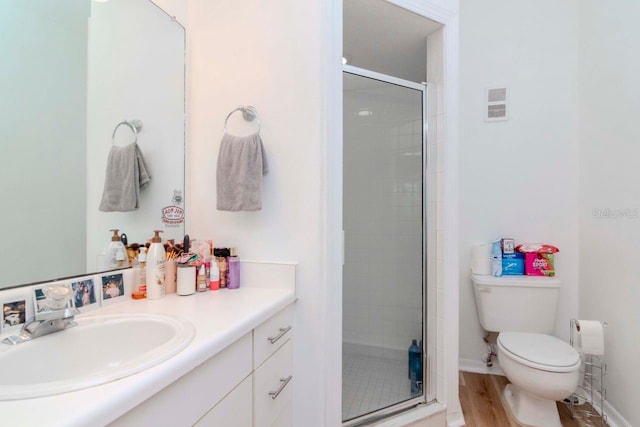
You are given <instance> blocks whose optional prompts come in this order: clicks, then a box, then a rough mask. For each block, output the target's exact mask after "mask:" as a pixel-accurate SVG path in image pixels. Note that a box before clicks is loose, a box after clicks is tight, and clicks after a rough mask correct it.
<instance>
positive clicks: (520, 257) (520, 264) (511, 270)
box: [502, 252, 524, 276]
mask: <svg viewBox="0 0 640 427" xmlns="http://www.w3.org/2000/svg"><path fill="white" fill-rule="evenodd" d="M523 274H524V254H523V253H520V252H516V253H513V254H502V275H503V276H521V275H523Z"/></svg>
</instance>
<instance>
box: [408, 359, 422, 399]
mask: <svg viewBox="0 0 640 427" xmlns="http://www.w3.org/2000/svg"><path fill="white" fill-rule="evenodd" d="M410 376H411V395H412V396H415V395H417V394H419V393H420V392H421V391H422V361H421V360H420V359H418V358H416V359H413V360H412V361H411V369H410Z"/></svg>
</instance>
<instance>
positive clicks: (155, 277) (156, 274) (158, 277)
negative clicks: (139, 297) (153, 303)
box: [147, 230, 166, 299]
mask: <svg viewBox="0 0 640 427" xmlns="http://www.w3.org/2000/svg"><path fill="white" fill-rule="evenodd" d="M153 232H154V233H155V235H154V236H153V238H152V239H151V246H149V252H148V253H147V299H159V298H162V297H163V296H164V294H165V289H164V263H165V260H166V254H165V251H164V246H163V245H162V239H161V238H160V233H162V231H161V230H154V231H153Z"/></svg>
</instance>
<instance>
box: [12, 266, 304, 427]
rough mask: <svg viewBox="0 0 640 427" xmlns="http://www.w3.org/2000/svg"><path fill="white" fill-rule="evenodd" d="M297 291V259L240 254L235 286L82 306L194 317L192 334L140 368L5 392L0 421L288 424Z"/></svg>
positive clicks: (247, 426)
mask: <svg viewBox="0 0 640 427" xmlns="http://www.w3.org/2000/svg"><path fill="white" fill-rule="evenodd" d="M295 299H296V296H295V265H293V264H271V263H251V262H250V263H244V262H243V265H242V287H241V288H240V289H237V290H220V291H215V292H204V293H196V294H195V295H191V296H186V297H180V296H177V295H167V296H166V297H165V298H162V299H160V300H154V301H150V300H140V301H134V300H129V301H125V302H122V303H119V304H113V305H110V306H108V307H104V308H101V309H100V310H97V311H93V312H90V313H88V314H86V315H84V314H83V315H81V316H95V315H98V316H99V315H102V314H114V313H154V314H163V315H170V316H176V317H179V318H182V319H185V320H187V321H188V322H190V323H192V324H193V326H194V327H195V336H194V338H193V340H192V341H191V343H190V344H189V345H188V346H187V347H186V348H185V349H184V350H182V351H181V352H179V353H178V354H176V355H175V356H173V357H171V358H170V359H168V360H166V361H164V362H162V363H160V364H158V365H155V366H153V367H151V368H149V369H146V370H144V371H142V372H139V373H137V374H134V375H131V376H128V377H125V378H122V379H119V380H116V381H112V382H108V383H105V384H103V385H99V386H94V387H90V388H86V389H82V390H77V391H73V392H68V393H63V394H58V395H53V396H48V397H40V398H34V399H21V400H13V401H1V402H0V413H2V414H3V415H2V419H3V421H2V423H3V424H5V423H6V425H20V426H42V425H46V426H65V427H66V426H91V427H93V426H101V425H112V426H154V427H155V426H171V427H176V426H192V425H196V426H224V427H235V426H238V427H251V426H253V427H263V426H264V427H271V426H274V427H275V426H277V427H286V426H291V425H292V407H291V402H292V393H293V387H294V386H295V380H294V378H293V371H292V365H293V363H292V362H293V333H294V311H295ZM65 332H66V331H61V332H59V333H58V334H64V333H65ZM29 344H30V343H28V342H27V343H24V344H20V345H25V346H28V345H29ZM126 345H127V343H126V342H123V343H122V346H123V348H125V347H126ZM69 351H70V352H73V349H69ZM42 362H43V363H46V362H47V358H46V355H44V354H43V355H42ZM5 368H6V367H0V369H5ZM51 368H52V369H55V367H54V366H52V367H51Z"/></svg>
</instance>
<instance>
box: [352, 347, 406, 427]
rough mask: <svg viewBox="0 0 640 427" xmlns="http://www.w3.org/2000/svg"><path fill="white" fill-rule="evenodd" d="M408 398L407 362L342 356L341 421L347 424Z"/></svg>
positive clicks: (381, 358) (370, 357)
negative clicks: (353, 419)
mask: <svg viewBox="0 0 640 427" xmlns="http://www.w3.org/2000/svg"><path fill="white" fill-rule="evenodd" d="M410 398H411V382H410V381H409V378H407V359H406V358H398V359H388V358H384V357H374V356H366V355H357V354H343V355H342V419H343V420H349V419H352V418H355V417H358V416H360V415H364V414H367V413H370V412H373V411H376V410H378V409H382V408H385V407H387V406H390V405H393V404H396V403H398V402H402V401H405V400H408V399H410Z"/></svg>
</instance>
